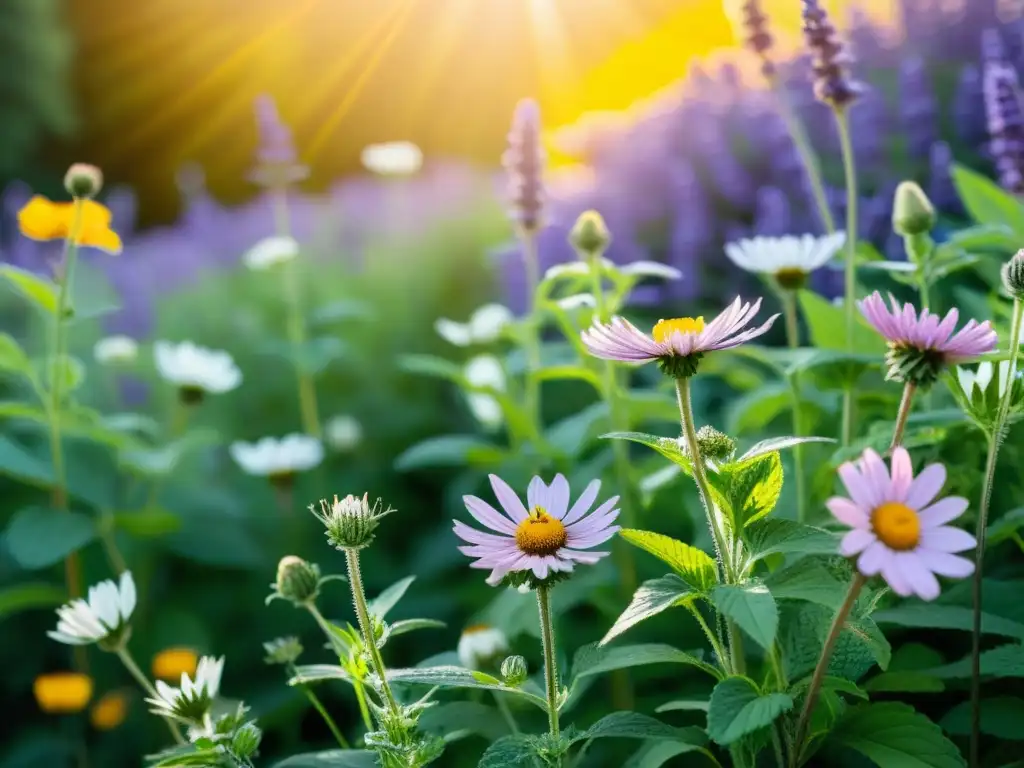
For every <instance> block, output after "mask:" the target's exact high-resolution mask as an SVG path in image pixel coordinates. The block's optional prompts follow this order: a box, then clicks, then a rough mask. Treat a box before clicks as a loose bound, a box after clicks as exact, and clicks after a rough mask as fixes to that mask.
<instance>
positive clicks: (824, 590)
mask: <svg viewBox="0 0 1024 768" xmlns="http://www.w3.org/2000/svg"><path fill="white" fill-rule="evenodd" d="M765 583H766V584H767V585H768V589H769V590H771V593H772V595H773V596H774V597H775V599H776V600H806V601H808V602H811V603H817V604H818V605H824V606H825V607H827V608H831V609H833V610H835V609H837V608H838V607H839V606H840V605H841V604H842V602H843V599H844V597H845V596H846V591H847V587H848V585H846V584H844V583H843V582H841V581H839V579H837V578H836V577H835V576H833V575H832V572H831V571H830V570H829V569H828V568H827V567H825V565H824V563H822V562H821V561H820V560H818V559H815V558H810V557H805V558H802V559H800V560H797V561H796V562H795V563H793V564H792V565H790V566H788V567H786V568H783V569H781V570H778V571H774V572H772V573H770V574H768V575H767V576H766V577H765Z"/></svg>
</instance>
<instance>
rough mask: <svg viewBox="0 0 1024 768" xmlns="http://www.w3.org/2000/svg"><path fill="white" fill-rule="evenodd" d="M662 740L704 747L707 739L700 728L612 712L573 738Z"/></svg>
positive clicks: (631, 713)
mask: <svg viewBox="0 0 1024 768" xmlns="http://www.w3.org/2000/svg"><path fill="white" fill-rule="evenodd" d="M612 738H618V739H662V740H667V741H682V742H686V743H688V744H693V745H695V746H703V745H704V744H706V743H707V738H706V737H705V736H704V732H703V731H702V730H701V729H700V728H676V727H675V726H672V725H668V724H667V723H663V722H661V721H660V720H655V719H654V718H653V717H650V716H648V715H642V714H640V713H639V712H612V713H611V714H610V715H605V716H604V717H602V718H601V719H600V720H598V721H597V722H596V723H594V724H593V725H592V726H590V727H589V728H587V730H585V731H583V733H580V734H577V735H576V736H574V737H573V741H574V742H577V741H583V740H585V739H612Z"/></svg>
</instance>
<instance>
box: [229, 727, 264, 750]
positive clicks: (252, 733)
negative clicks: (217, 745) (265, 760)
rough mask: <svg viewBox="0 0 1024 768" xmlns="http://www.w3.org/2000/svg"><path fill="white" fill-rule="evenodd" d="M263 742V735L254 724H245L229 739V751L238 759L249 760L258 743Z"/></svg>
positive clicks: (257, 747)
mask: <svg viewBox="0 0 1024 768" xmlns="http://www.w3.org/2000/svg"><path fill="white" fill-rule="evenodd" d="M262 740H263V733H262V731H260V729H259V728H258V727H256V724H255V723H246V724H245V725H243V726H242V727H241V728H239V729H238V730H237V731H235V735H234V736H233V737H232V738H231V751H232V752H234V753H235V754H236V755H237V756H238V757H242V758H250V757H252V756H253V755H255V754H256V750H257V749H259V746H260V741H262Z"/></svg>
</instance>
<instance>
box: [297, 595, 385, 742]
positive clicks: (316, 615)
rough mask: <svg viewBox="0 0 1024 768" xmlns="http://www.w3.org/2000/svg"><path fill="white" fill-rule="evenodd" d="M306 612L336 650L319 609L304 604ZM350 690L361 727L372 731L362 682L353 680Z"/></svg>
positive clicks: (332, 636) (331, 635) (311, 604)
mask: <svg viewBox="0 0 1024 768" xmlns="http://www.w3.org/2000/svg"><path fill="white" fill-rule="evenodd" d="M305 608H306V610H308V611H309V613H310V615H311V616H312V617H313V619H314V620H315V621H316V623H317V625H318V626H319V627H320V629H321V630H322V631H323V633H324V634H325V635H326V636H327V640H328V641H329V642H330V643H331V647H332V648H335V649H336V648H337V646H336V645H335V638H334V633H333V632H332V631H331V625H330V624H328V622H327V619H325V618H324V615H323V614H322V613H320V609H319V608H317V607H316V604H315V603H305ZM352 688H353V689H354V690H355V692H356V701H357V702H358V703H359V714H361V715H362V717H363V726H364V727H365V728H366V730H367V731H372V730H373V720H372V718H371V717H370V707H369V706H368V705H367V703H366V690H365V683H364V682H363V681H362V680H353V681H352Z"/></svg>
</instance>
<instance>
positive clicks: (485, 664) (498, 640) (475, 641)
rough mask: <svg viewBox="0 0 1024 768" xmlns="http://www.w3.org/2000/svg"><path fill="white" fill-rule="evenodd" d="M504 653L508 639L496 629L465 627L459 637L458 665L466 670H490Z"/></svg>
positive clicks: (475, 626) (481, 625)
mask: <svg viewBox="0 0 1024 768" xmlns="http://www.w3.org/2000/svg"><path fill="white" fill-rule="evenodd" d="M506 653H508V638H507V637H505V633H504V632H502V631H501V630H500V629H498V628H496V627H489V626H487V625H486V624H475V625H473V626H471V627H466V628H465V629H464V630H463V632H462V635H461V636H460V637H459V647H458V654H459V663H460V664H461V665H462V666H464V667H465V668H466V669H479V670H487V669H491V668H492V667H495V666H497V663H498V659H500V658H501V657H502V656H504V655H505V654H506Z"/></svg>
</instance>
